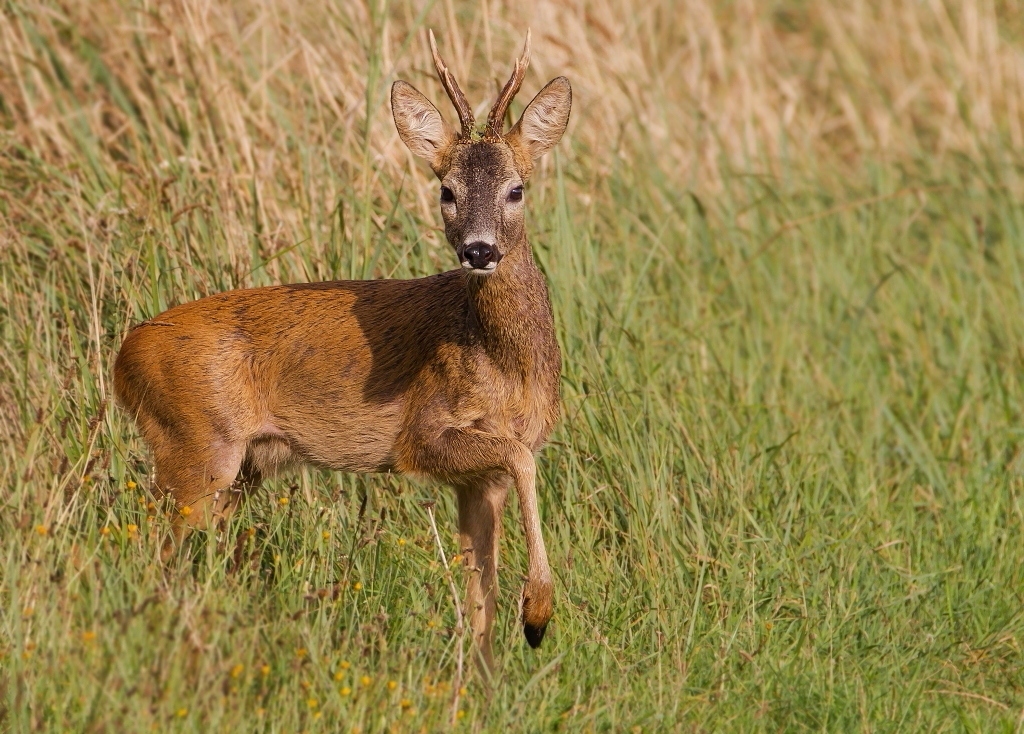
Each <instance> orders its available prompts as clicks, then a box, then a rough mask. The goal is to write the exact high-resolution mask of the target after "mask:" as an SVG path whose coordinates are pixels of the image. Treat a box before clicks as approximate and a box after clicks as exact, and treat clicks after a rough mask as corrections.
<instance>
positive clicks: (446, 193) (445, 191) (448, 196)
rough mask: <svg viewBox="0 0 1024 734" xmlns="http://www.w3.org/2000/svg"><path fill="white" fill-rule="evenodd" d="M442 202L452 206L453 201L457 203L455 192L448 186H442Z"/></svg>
mask: <svg viewBox="0 0 1024 734" xmlns="http://www.w3.org/2000/svg"><path fill="white" fill-rule="evenodd" d="M441 201H443V202H444V203H446V204H451V203H452V202H453V201H455V192H454V191H452V190H451V189H450V188H448V187H447V186H442V187H441Z"/></svg>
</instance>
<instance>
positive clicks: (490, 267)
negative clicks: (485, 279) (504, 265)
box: [462, 260, 498, 275]
mask: <svg viewBox="0 0 1024 734" xmlns="http://www.w3.org/2000/svg"><path fill="white" fill-rule="evenodd" d="M462 267H463V269H464V270H468V271H469V272H471V273H472V274H473V275H490V274H491V273H493V272H494V269H495V268H496V267H498V263H487V267H486V268H474V267H473V266H472V265H470V264H469V260H463V261H462Z"/></svg>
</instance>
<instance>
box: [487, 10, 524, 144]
mask: <svg viewBox="0 0 1024 734" xmlns="http://www.w3.org/2000/svg"><path fill="white" fill-rule="evenodd" d="M529 65H530V29H529V28H527V30H526V43H525V44H524V45H523V53H522V55H521V56H520V57H519V58H518V59H516V65H515V68H514V69H512V76H511V78H510V79H509V80H508V81H507V82H505V86H504V88H503V89H502V90H501V94H499V95H498V99H497V101H495V103H494V107H492V108H491V112H490V114H489V115H487V135H488V136H490V137H496V138H500V137H501V133H502V130H503V129H504V127H505V112H506V111H508V106H509V103H510V102H512V98H513V97H515V96H516V93H517V92H518V91H519V87H521V86H522V85H523V77H525V76H526V67H527V66H529Z"/></svg>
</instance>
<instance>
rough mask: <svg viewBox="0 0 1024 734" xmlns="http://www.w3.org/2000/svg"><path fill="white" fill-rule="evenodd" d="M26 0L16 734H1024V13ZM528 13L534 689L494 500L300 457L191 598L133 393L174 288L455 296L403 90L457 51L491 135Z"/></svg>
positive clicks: (185, 296)
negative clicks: (548, 389) (125, 343)
mask: <svg viewBox="0 0 1024 734" xmlns="http://www.w3.org/2000/svg"><path fill="white" fill-rule="evenodd" d="M0 7H2V10H0V122H2V130H0V730H3V731H10V732H29V731H55V732H56V731H82V732H121V731H151V730H158V731H172V732H174V731H179V732H186V731H195V732H200V731H201V732H207V731H218V732H220V731H224V732H243V731H244V732H249V731H265V732H298V731H308V732H317V731H323V732H328V731H343V732H349V731H361V732H378V731H389V732H390V731H395V732H405V731H427V732H433V731H444V730H448V729H449V726H450V723H449V722H450V720H451V718H452V715H453V711H455V712H457V713H456V714H455V717H456V720H455V724H454V725H451V729H452V730H454V731H529V732H534V731H574V732H575V731H580V732H584V731H594V732H600V731H603V732H624V731H625V732H640V731H642V732H661V731H690V730H693V731H744V732H745V731H781V730H785V731H828V732H833V731H870V732H876V731H979V732H980V731H985V732H988V731H1004V732H1018V731H1021V730H1022V728H1024V652H1022V645H1024V542H1022V541H1024V537H1022V536H1024V455H1022V454H1024V415H1022V414H1024V382H1022V378H1024V203H1022V202H1024V179H1022V174H1024V156H1022V150H1024V11H1022V10H1021V8H1020V6H1019V5H1018V4H1017V3H1015V2H1011V1H1010V0H1006V1H1005V2H1002V1H1000V0H962V2H959V3H953V2H945V3H944V2H943V0H929V1H927V2H919V1H918V0H844V2H842V3H830V2H826V0H803V1H802V2H795V1H794V2H765V3H760V2H754V1H753V0H746V1H739V0H737V1H736V2H717V3H716V2H712V1H711V0H692V1H688V2H686V3H677V2H673V0H651V1H650V2H638V1H634V0H593V2H591V1H590V0H579V1H578V2H575V1H574V2H548V1H547V0H531V1H530V2H525V3H522V2H520V3H505V2H502V1H501V0H482V1H481V2H473V3H457V2H454V0H438V1H437V2H431V1H430V0H392V2H390V3H386V2H383V0H382V2H377V0H370V3H369V4H359V3H356V2H351V3H349V2H339V3H328V2H321V1H320V0H314V1H311V2H302V3H300V2H297V0H253V1H252V2H247V1H246V2H243V1H242V0H235V1H232V2H221V3H211V2H204V1H203V0H175V1H174V2H170V1H169V2H160V1H158V0H95V1H93V2H89V3H84V2H59V1H58V0H52V1H49V0H47V1H44V0H23V1H22V2H9V1H8V2H5V3H3V4H2V5H0ZM527 26H532V28H533V33H534V63H533V66H532V68H531V71H530V72H529V74H528V76H527V81H526V83H525V85H524V90H523V93H522V96H523V99H520V100H519V101H518V102H517V103H516V104H517V107H516V110H519V109H521V108H522V105H523V104H524V103H525V102H526V101H528V100H529V98H530V96H531V95H532V94H533V93H534V92H535V91H536V90H537V89H539V88H540V86H541V84H543V83H544V82H545V81H547V79H549V78H551V77H553V76H555V75H557V74H565V75H567V76H568V77H569V78H570V79H571V80H572V82H573V85H574V91H575V95H574V96H575V108H574V111H573V118H572V120H571V122H570V128H569V132H568V133H567V135H566V138H565V140H564V141H563V143H562V144H561V145H560V146H559V148H558V150H557V152H556V153H555V154H552V155H551V156H549V158H548V159H546V160H545V164H544V165H543V166H542V168H541V169H540V170H539V171H538V172H537V175H536V177H535V179H534V181H533V182H532V183H531V185H530V189H529V192H528V202H529V203H528V207H529V212H530V223H529V225H528V226H529V227H530V231H531V234H532V236H531V239H532V242H533V244H534V248H535V251H536V255H537V258H538V260H539V262H540V263H541V264H542V266H543V268H544V270H545V272H546V273H547V275H548V278H549V282H550V286H551V293H552V300H553V305H554V308H555V312H556V321H557V323H558V329H559V341H560V343H561V345H562V349H563V354H564V369H563V374H564V379H563V383H562V394H563V398H564V410H563V420H562V422H561V424H560V426H559V428H558V429H557V431H556V433H555V435H554V437H553V440H552V441H551V443H550V445H549V446H548V447H546V448H545V449H544V450H543V452H542V453H541V456H540V461H539V465H540V472H541V476H540V482H539V486H540V492H541V510H542V514H543V518H544V527H545V534H546V538H547V542H548V548H549V553H550V556H551V562H552V566H553V567H554V570H555V575H556V611H555V619H554V621H553V623H552V627H551V628H550V630H549V633H548V637H547V638H546V639H545V642H544V645H543V647H541V648H540V649H539V650H537V651H533V650H530V649H529V648H528V647H527V646H526V644H525V641H524V640H523V639H522V635H521V632H520V630H519V628H518V625H517V624H516V620H515V614H516V604H517V599H518V593H519V586H520V582H519V577H520V575H521V574H522V573H523V571H524V569H525V550H524V547H523V543H522V536H521V533H520V531H519V528H518V520H517V514H516V508H515V506H514V505H515V503H514V502H513V503H511V506H510V510H509V513H508V516H507V519H506V541H505V543H504V546H503V557H502V565H503V569H502V579H503V588H502V597H501V601H500V616H499V632H498V640H497V644H496V649H497V652H498V655H499V659H500V664H501V680H500V683H499V684H498V685H497V687H496V689H495V690H494V692H493V693H492V694H491V695H490V696H488V694H487V692H486V688H485V686H484V685H483V684H482V681H481V680H480V678H479V677H478V676H477V675H476V674H475V672H474V671H473V670H472V667H471V666H470V667H469V669H468V672H467V677H466V679H465V680H462V681H460V680H459V679H458V677H457V673H456V661H457V658H458V649H459V639H458V637H457V636H456V635H455V634H454V631H453V627H454V623H455V611H454V608H453V602H452V597H451V593H450V591H449V586H448V580H447V578H446V574H445V569H444V566H443V565H442V563H441V561H440V557H439V554H438V552H437V548H436V543H435V540H434V536H433V534H432V532H431V529H430V519H429V517H428V507H429V505H428V504H427V503H430V502H435V503H436V507H435V508H434V509H433V510H432V511H433V512H434V513H435V515H436V518H437V522H438V526H439V528H440V539H441V542H442V543H443V545H444V548H445V552H446V554H447V556H448V558H451V556H452V554H454V553H455V552H456V549H457V545H456V541H455V536H454V531H455V519H454V503H453V498H452V496H451V493H450V492H449V491H448V490H446V489H444V488H439V487H434V486H429V485H424V484H419V483H414V482H410V481H407V480H404V479H398V478H395V477H383V476H365V477H357V476H350V475H342V474H331V473H326V472H318V471H314V470H308V469H307V470H303V471H297V472H294V473H291V474H288V475H285V476H282V477H279V478H277V479H275V480H274V481H272V482H268V483H267V484H266V486H265V488H264V492H263V493H262V494H261V495H260V496H258V497H255V498H253V501H251V502H249V503H248V504H247V505H246V506H245V507H244V509H243V511H242V512H240V513H239V515H238V516H237V517H236V519H235V521H234V522H233V525H232V527H231V528H230V532H229V533H227V534H226V535H225V537H222V538H221V539H220V540H221V547H218V543H217V542H216V541H217V539H216V538H213V537H206V536H202V535H197V536H195V537H193V538H192V539H191V540H190V544H189V546H188V548H187V552H185V553H182V554H181V555H180V556H179V557H178V558H177V559H175V560H174V561H173V562H172V563H171V564H170V565H169V566H167V567H164V566H162V565H161V564H160V563H159V562H158V560H157V553H158V548H159V543H160V538H161V537H162V534H163V533H164V532H165V531H166V527H167V521H166V518H165V515H164V512H163V510H164V508H163V507H160V506H157V504H156V503H154V501H153V498H152V495H151V494H150V493H149V487H150V482H151V478H150V470H151V464H150V462H149V459H148V457H147V455H146V451H145V447H144V446H143V445H142V443H141V442H140V440H139V438H138V435H137V433H136V431H135V429H134V426H133V425H132V422H131V420H130V419H129V418H128V417H127V416H126V415H124V414H123V413H122V412H120V411H119V410H118V409H117V407H116V406H115V405H114V404H113V402H112V396H111V387H110V375H111V367H112V365H113V360H114V356H115V354H116V352H117V349H118V347H119V345H120V342H121V339H122V336H123V334H124V333H125V331H126V329H127V328H128V327H129V326H130V325H131V324H132V323H135V322H137V321H139V320H142V319H144V318H147V317H150V316H153V315H156V314H157V313H159V312H160V311H162V310H163V309H165V308H166V307H168V306H170V305H172V304H175V303H180V302H182V301H185V300H190V299H193V298H197V297H200V296H203V295H206V294H209V293H214V292H217V291H220V290H224V289H227V288H234V287H240V286H250V285H265V284H271V283H279V282H294V281H307V280H321V279H328V278H349V277H355V278H369V277H413V276H420V275H425V274H429V273H434V272H438V271H439V270H442V269H449V268H452V267H454V266H455V264H456V263H455V260H454V256H453V255H452V254H451V252H450V250H449V248H448V246H447V244H446V243H445V242H444V238H443V234H442V232H441V231H440V214H439V211H438V210H437V205H436V195H437V194H436V191H437V189H436V182H434V181H433V180H432V177H431V175H430V174H429V171H428V170H427V169H426V167H425V166H423V165H422V164H420V163H417V162H415V161H414V160H413V159H412V157H411V155H410V154H408V152H407V151H406V150H405V148H404V147H403V146H402V144H401V142H400V141H399V139H398V136H397V134H396V132H395V130H394V126H393V124H392V122H391V119H390V111H389V109H388V104H387V90H388V88H389V85H390V83H391V81H392V80H393V79H395V78H403V79H406V80H409V81H411V82H412V83H413V84H415V85H416V86H418V87H419V88H420V89H422V90H424V92H425V93H427V94H428V95H430V96H432V97H433V98H434V99H435V100H438V102H439V104H440V101H442V100H443V92H442V91H441V89H440V85H439V84H438V83H437V82H436V80H434V78H433V73H432V69H431V65H430V62H429V52H428V50H427V44H426V29H427V28H428V27H432V28H434V29H435V32H436V33H437V34H438V38H439V42H440V43H441V46H442V50H443V52H444V53H445V54H446V55H447V56H448V58H449V61H450V62H451V64H452V66H453V68H454V70H455V71H456V73H457V74H458V76H459V78H460V80H462V81H463V86H464V88H467V91H468V94H469V95H470V98H471V99H472V100H475V101H476V102H477V105H478V106H477V111H478V112H480V110H484V109H486V107H487V106H488V105H489V104H490V98H491V95H492V94H493V93H494V90H495V82H496V80H498V79H500V80H504V78H505V77H506V76H507V74H508V69H509V63H510V61H511V59H512V57H513V54H514V53H515V50H516V49H517V48H518V47H519V44H520V43H521V39H522V36H523V33H524V32H525V29H526V27H527ZM441 108H442V110H443V111H444V113H445V114H446V116H448V117H449V119H454V114H452V113H451V110H450V106H448V105H447V104H445V105H441ZM454 576H455V579H454V580H455V582H456V584H457V585H461V584H462V579H461V571H459V570H456V571H454ZM460 688H461V689H464V690H461V691H459V690H457V689H460ZM456 697H457V699H458V700H457V701H456V700H455V699H456Z"/></svg>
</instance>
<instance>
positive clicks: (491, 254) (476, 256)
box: [462, 242, 498, 270]
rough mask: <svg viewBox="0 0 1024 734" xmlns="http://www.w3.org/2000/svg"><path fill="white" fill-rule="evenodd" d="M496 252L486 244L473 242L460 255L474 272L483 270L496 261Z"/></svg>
mask: <svg viewBox="0 0 1024 734" xmlns="http://www.w3.org/2000/svg"><path fill="white" fill-rule="evenodd" d="M497 254H498V253H497V252H495V250H494V248H493V247H491V246H490V245H488V244H487V243H486V242H474V243H472V244H471V245H470V246H469V247H467V248H466V249H465V250H464V251H463V253H462V255H463V257H465V258H466V260H468V261H469V264H470V265H472V266H473V268H474V269H475V270H483V269H484V268H486V267H487V266H488V265H490V264H491V263H492V262H495V261H496V259H497V258H496V256H497Z"/></svg>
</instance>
